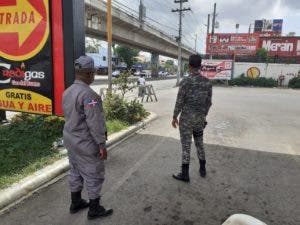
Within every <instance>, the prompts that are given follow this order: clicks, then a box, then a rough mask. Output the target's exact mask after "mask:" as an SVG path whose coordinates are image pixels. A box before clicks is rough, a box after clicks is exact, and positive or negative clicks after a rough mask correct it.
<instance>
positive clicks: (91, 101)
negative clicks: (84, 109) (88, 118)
mask: <svg viewBox="0 0 300 225" xmlns="http://www.w3.org/2000/svg"><path fill="white" fill-rule="evenodd" d="M97 104H98V101H97V99H89V100H88V107H90V108H91V107H95V106H96V105H97Z"/></svg>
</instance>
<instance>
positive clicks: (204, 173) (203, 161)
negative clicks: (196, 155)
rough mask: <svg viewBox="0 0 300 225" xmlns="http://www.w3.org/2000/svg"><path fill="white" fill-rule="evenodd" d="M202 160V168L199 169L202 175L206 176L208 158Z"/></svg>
mask: <svg viewBox="0 0 300 225" xmlns="http://www.w3.org/2000/svg"><path fill="white" fill-rule="evenodd" d="M199 162H200V169H199V173H200V176H201V177H205V176H206V168H205V164H206V160H201V159H200V160H199Z"/></svg>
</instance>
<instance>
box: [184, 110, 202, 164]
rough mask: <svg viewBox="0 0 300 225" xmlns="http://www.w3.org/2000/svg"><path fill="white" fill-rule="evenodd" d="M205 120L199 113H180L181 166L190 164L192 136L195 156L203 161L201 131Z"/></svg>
mask: <svg viewBox="0 0 300 225" xmlns="http://www.w3.org/2000/svg"><path fill="white" fill-rule="evenodd" d="M205 122H206V118H205V116H204V115H203V114H199V113H182V114H181V116H180V119H179V131H180V140H181V145H182V164H189V163H190V153H191V144H192V136H193V137H194V141H195V146H196V149H197V156H198V158H199V159H200V160H205V151H204V147H203V129H204V127H205Z"/></svg>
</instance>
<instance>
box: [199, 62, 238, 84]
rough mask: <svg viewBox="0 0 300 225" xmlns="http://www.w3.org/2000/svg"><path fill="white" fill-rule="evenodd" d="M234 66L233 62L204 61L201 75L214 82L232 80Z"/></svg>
mask: <svg viewBox="0 0 300 225" xmlns="http://www.w3.org/2000/svg"><path fill="white" fill-rule="evenodd" d="M232 65H233V61H232V60H203V61H202V66H201V74H202V76H205V77H207V78H208V79H212V80H230V79H231V76H232Z"/></svg>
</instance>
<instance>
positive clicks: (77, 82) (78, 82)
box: [74, 80, 89, 86]
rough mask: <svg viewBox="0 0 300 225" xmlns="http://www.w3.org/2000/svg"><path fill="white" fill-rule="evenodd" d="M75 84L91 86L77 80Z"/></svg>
mask: <svg viewBox="0 0 300 225" xmlns="http://www.w3.org/2000/svg"><path fill="white" fill-rule="evenodd" d="M74 84H83V85H86V86H89V85H87V84H86V83H84V82H83V81H81V80H75V81H74Z"/></svg>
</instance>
